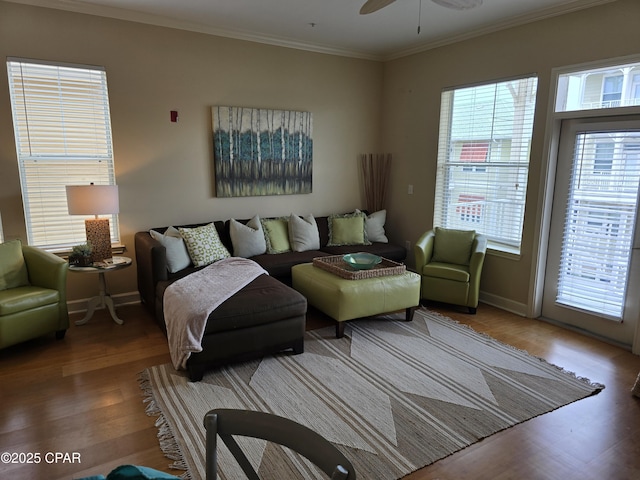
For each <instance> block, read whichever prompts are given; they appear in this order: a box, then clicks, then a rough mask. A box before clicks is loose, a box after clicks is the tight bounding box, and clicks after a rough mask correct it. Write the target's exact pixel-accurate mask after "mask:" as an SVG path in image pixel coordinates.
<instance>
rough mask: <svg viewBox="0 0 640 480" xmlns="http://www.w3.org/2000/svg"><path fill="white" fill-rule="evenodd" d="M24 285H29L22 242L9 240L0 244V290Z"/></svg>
mask: <svg viewBox="0 0 640 480" xmlns="http://www.w3.org/2000/svg"><path fill="white" fill-rule="evenodd" d="M26 285H29V273H28V272H27V264H26V263H25V261H24V256H23V255H22V242H21V241H20V240H9V241H8V242H6V243H3V244H0V290H7V289H9V288H16V287H24V286H26Z"/></svg>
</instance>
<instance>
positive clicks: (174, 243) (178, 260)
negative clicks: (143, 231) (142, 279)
mask: <svg viewBox="0 0 640 480" xmlns="http://www.w3.org/2000/svg"><path fill="white" fill-rule="evenodd" d="M149 234H150V235H151V236H152V237H153V238H154V239H156V240H157V241H159V242H160V243H161V244H162V245H163V246H164V248H165V249H166V252H167V253H166V255H167V269H168V270H169V271H170V272H171V273H175V272H177V271H179V270H182V269H183V268H187V267H188V266H189V265H191V257H189V252H188V251H187V246H186V245H185V243H184V239H183V238H182V235H180V232H179V231H178V229H177V228H175V227H169V228H167V229H166V230H165V232H164V234H163V233H160V232H158V231H156V230H149Z"/></svg>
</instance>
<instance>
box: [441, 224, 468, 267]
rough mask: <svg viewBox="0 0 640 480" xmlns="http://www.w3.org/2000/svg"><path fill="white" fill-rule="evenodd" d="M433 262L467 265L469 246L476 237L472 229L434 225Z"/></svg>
mask: <svg viewBox="0 0 640 480" xmlns="http://www.w3.org/2000/svg"><path fill="white" fill-rule="evenodd" d="M435 230H436V235H435V239H434V246H433V257H432V259H431V260H432V261H433V262H439V263H453V264H456V265H469V260H470V258H471V246H472V245H473V240H474V239H475V237H476V232H475V231H474V230H453V229H448V228H441V227H436V229H435Z"/></svg>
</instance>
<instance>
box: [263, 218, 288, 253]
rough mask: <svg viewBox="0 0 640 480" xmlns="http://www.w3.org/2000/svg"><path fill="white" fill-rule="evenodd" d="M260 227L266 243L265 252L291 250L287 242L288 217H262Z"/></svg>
mask: <svg viewBox="0 0 640 480" xmlns="http://www.w3.org/2000/svg"><path fill="white" fill-rule="evenodd" d="M260 221H261V222H262V229H263V230H264V239H265V242H266V244H267V253H268V254H276V253H284V252H290V251H291V244H290V243H289V217H278V218H263V219H262V220H260Z"/></svg>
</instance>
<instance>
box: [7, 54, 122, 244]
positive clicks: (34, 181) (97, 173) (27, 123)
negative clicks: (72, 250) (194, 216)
mask: <svg viewBox="0 0 640 480" xmlns="http://www.w3.org/2000/svg"><path fill="white" fill-rule="evenodd" d="M7 70H8V76H9V90H10V97H11V106H12V113H13V124H14V132H15V141H16V150H17V154H18V167H19V171H20V180H21V187H22V197H23V204H24V213H25V220H26V225H27V237H28V242H29V244H30V245H35V246H39V247H44V248H50V249H55V248H65V247H68V246H70V245H73V244H77V243H83V242H84V241H86V239H85V229H84V219H85V218H87V217H82V216H70V215H69V214H68V212H67V200H66V191H65V186H66V185H88V184H90V183H91V182H93V183H94V184H96V185H115V175H114V169H113V148H112V141H111V119H110V114H109V98H108V92H107V79H106V73H105V71H104V69H102V68H100V67H84V66H75V65H58V64H52V63H47V62H38V61H32V60H22V59H16V58H9V59H8V62H7ZM110 217H111V218H110V225H111V238H112V241H113V242H118V240H119V238H118V237H119V233H118V226H117V218H116V217H115V215H114V216H110ZM89 218H90V217H89Z"/></svg>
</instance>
